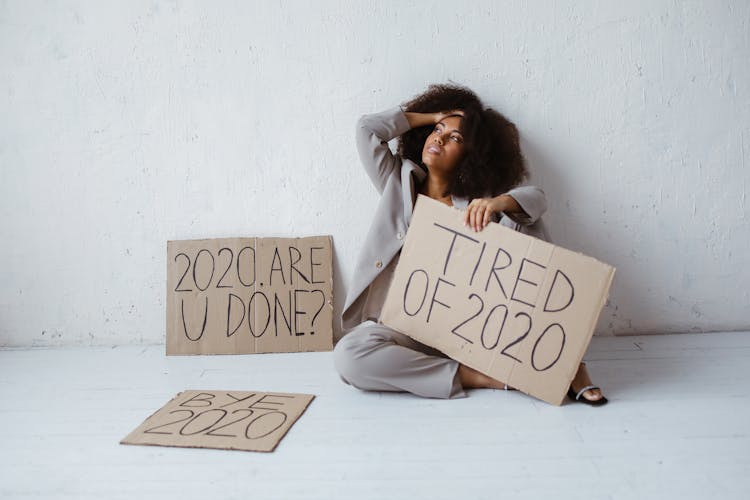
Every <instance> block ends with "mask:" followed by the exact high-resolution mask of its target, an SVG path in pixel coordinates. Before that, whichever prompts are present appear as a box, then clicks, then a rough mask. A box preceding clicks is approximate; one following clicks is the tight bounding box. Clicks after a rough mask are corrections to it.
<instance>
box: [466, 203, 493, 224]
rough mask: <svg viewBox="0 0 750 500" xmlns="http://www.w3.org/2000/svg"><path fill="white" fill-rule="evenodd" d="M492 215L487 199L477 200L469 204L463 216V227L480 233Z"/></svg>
mask: <svg viewBox="0 0 750 500" xmlns="http://www.w3.org/2000/svg"><path fill="white" fill-rule="evenodd" d="M493 213H494V211H493V209H492V207H491V206H490V202H489V200H487V199H483V198H477V199H474V200H472V201H471V203H469V206H468V207H467V208H466V213H465V214H464V225H465V226H469V227H471V228H472V229H473V230H474V231H481V230H482V229H484V228H485V227H486V226H487V224H489V223H490V220H491V219H492V214H493Z"/></svg>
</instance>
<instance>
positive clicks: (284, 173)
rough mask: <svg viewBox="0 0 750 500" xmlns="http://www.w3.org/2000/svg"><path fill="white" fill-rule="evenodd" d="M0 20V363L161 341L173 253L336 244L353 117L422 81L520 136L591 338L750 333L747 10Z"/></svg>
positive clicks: (33, 11)
mask: <svg viewBox="0 0 750 500" xmlns="http://www.w3.org/2000/svg"><path fill="white" fill-rule="evenodd" d="M405 4H407V2H403V1H397V2H355V3H352V2H350V1H342V2H273V3H272V2H233V3H230V2H201V3H199V2H177V3H175V2H131V1H128V2H125V1H122V2H98V1H93V0H92V1H89V2H72V1H68V2H53V3H47V2H44V3H42V2H36V1H35V2H28V1H22V0H17V1H10V2H0V168H1V169H2V170H1V172H0V195H1V198H0V211H1V213H2V221H1V225H0V238H1V239H2V245H1V246H0V262H2V284H1V285H0V345H6V346H8V345H10V346H16V345H56V344H89V343H91V344H113V343H135V342H160V341H162V340H163V338H164V337H163V336H164V294H165V266H166V263H165V253H166V252H165V242H166V240H168V239H185V238H203V237H219V236H236V235H258V236H270V235H280V236H285V235H311V234H332V235H333V236H334V244H335V253H336V261H337V263H336V269H335V270H336V273H337V276H336V287H337V289H336V293H337V294H338V300H337V310H338V311H340V309H341V302H342V300H343V296H344V284H345V283H347V282H348V278H349V276H350V273H351V272H352V267H353V261H354V259H355V257H356V253H357V250H358V247H359V244H360V242H361V241H362V237H363V235H364V233H365V231H366V226H367V224H368V221H369V219H370V214H371V213H372V211H373V209H374V207H375V204H376V202H377V195H376V192H375V190H374V189H372V188H371V187H370V185H369V183H368V180H367V178H366V176H365V174H364V173H363V172H362V171H361V169H360V167H359V164H358V162H357V156H356V152H355V148H354V144H353V127H354V123H355V121H356V119H357V117H358V116H359V115H360V114H362V113H366V112H374V111H378V110H381V109H384V108H386V107H390V106H393V105H395V104H398V103H399V102H402V101H403V100H405V99H407V98H409V97H411V96H413V95H414V94H416V93H418V92H420V91H422V90H423V89H424V88H425V86H426V85H427V84H428V83H430V82H443V81H446V80H448V79H452V80H454V81H456V82H460V83H464V84H466V85H468V86H470V87H471V88H473V89H475V90H476V91H477V92H478V93H479V94H480V95H481V96H482V97H483V98H484V99H485V100H486V101H487V103H488V104H490V105H492V106H494V107H496V108H498V109H499V110H501V111H503V112H505V113H507V114H508V115H509V117H510V118H511V119H513V120H515V121H516V122H517V124H518V126H519V128H520V130H521V133H522V136H523V147H524V150H525V152H526V154H527V157H528V159H529V164H530V165H529V166H530V169H531V171H532V173H533V178H532V180H533V181H534V182H535V183H537V184H539V185H541V186H542V187H543V188H544V189H545V190H546V191H547V194H548V197H549V200H550V212H549V213H548V215H547V216H546V220H547V222H548V224H549V226H550V228H551V233H552V236H553V237H554V239H555V240H556V242H557V243H559V244H561V245H563V246H566V247H569V248H573V249H575V250H579V251H583V252H585V253H588V254H590V255H593V256H595V257H598V258H599V259H601V260H604V261H606V262H609V263H611V264H613V265H615V266H617V268H618V274H617V276H616V279H615V284H614V288H613V290H612V293H611V301H610V304H609V305H608V306H607V308H606V309H605V311H604V312H603V315H602V320H601V321H600V324H599V333H601V334H626V333H643V332H682V331H698V330H701V331H705V330H732V329H749V328H750V308H748V304H749V303H750V300H749V298H748V283H750V274H749V272H748V268H749V267H750V252H749V251H748V246H750V245H749V243H750V228H749V224H748V222H749V221H748V200H747V190H748V177H749V174H748V167H750V157H749V155H748V150H750V78H749V77H750V70H749V69H748V68H750V42H749V40H748V33H749V32H750V3H748V2H747V1H744V0H737V1H704V2H686V1H672V2H667V1H640V2H617V1H614V0H613V1H611V2H588V1H583V2H581V1H559V2H496V1H488V2H455V1H451V2H436V1H432V2H424V3H423V2H416V3H415V4H413V5H405Z"/></svg>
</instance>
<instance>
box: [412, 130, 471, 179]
mask: <svg viewBox="0 0 750 500" xmlns="http://www.w3.org/2000/svg"><path fill="white" fill-rule="evenodd" d="M460 125H461V117H460V116H448V117H446V118H443V119H442V120H441V121H440V122H438V123H437V124H436V125H435V128H434V129H433V130H432V133H430V135H429V136H427V140H426V141H425V142H424V147H423V148H422V163H424V164H425V165H426V166H427V168H428V170H429V171H430V172H434V173H443V174H448V173H450V172H452V171H453V169H455V168H456V166H457V165H458V164H459V163H460V161H461V159H462V158H463V157H464V154H465V149H464V138H463V136H462V135H461V132H459V126H460Z"/></svg>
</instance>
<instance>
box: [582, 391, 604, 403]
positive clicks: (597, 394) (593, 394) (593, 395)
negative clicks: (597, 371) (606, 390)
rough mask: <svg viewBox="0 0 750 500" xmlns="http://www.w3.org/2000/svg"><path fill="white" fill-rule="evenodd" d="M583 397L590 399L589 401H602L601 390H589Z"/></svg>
mask: <svg viewBox="0 0 750 500" xmlns="http://www.w3.org/2000/svg"><path fill="white" fill-rule="evenodd" d="M583 397H584V398H586V399H588V400H589V401H599V400H600V399H602V391H600V390H599V389H589V390H588V391H586V392H584V393H583Z"/></svg>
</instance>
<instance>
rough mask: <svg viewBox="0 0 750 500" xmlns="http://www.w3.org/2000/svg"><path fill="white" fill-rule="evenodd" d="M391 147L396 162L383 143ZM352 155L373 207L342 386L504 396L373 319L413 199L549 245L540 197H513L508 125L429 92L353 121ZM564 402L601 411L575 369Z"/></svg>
mask: <svg viewBox="0 0 750 500" xmlns="http://www.w3.org/2000/svg"><path fill="white" fill-rule="evenodd" d="M437 110H441V111H437ZM445 110H448V111H445ZM396 137H398V138H399V143H398V154H395V155H394V154H393V153H392V152H391V150H390V148H389V147H388V141H390V140H391V139H394V138H396ZM357 149H358V151H359V155H360V159H361V161H362V164H363V165H364V167H365V170H366V172H367V174H368V175H369V176H370V179H371V180H372V182H373V184H374V185H375V188H376V189H377V190H378V192H379V193H380V194H381V199H380V203H379V205H378V208H377V210H376V212H375V217H374V220H373V223H372V225H371V227H370V231H369V233H368V236H367V239H366V241H365V245H364V247H363V249H362V251H361V254H360V257H359V260H358V262H357V267H356V270H355V273H354V278H353V281H352V283H351V285H350V287H349V290H348V294H347V298H346V303H345V306H344V312H343V317H342V326H343V329H344V330H345V331H346V335H345V336H344V337H343V338H342V339H341V340H340V341H339V342H338V343H337V344H336V348H335V349H334V363H335V365H336V369H337V370H338V372H339V374H340V375H341V378H342V379H343V380H344V382H346V383H348V384H350V385H353V386H355V387H357V388H359V389H363V390H375V391H407V392H411V393H413V394H417V395H419V396H424V397H434V398H452V397H461V396H465V393H464V389H465V388H483V387H486V388H494V389H509V387H508V386H507V385H506V384H505V383H504V382H502V381H499V380H495V379H492V378H490V377H488V376H486V375H484V374H482V373H480V372H478V371H476V370H473V369H471V368H469V367H468V366H465V365H463V364H460V363H459V362H457V361H455V360H453V359H450V358H447V357H446V356H445V355H443V354H442V353H440V352H439V351H437V350H435V349H432V348H430V347H428V346H426V345H424V344H421V343H420V342H417V341H415V340H413V339H411V338H410V337H408V336H406V335H403V334H401V333H399V332H396V331H394V330H392V329H390V328H388V327H386V326H384V325H381V324H379V323H378V318H379V316H380V310H381V308H382V306H383V303H384V301H385V295H386V292H387V290H388V286H389V284H390V280H391V278H392V276H393V271H394V270H395V267H396V263H397V262H398V256H399V253H400V250H401V247H402V245H403V238H404V236H405V235H406V230H407V228H408V226H409V222H410V220H411V215H412V209H413V206H414V202H415V200H416V196H417V194H423V195H426V196H429V197H430V198H433V199H436V200H438V201H441V202H442V203H445V204H446V205H449V206H455V207H457V208H461V209H466V212H465V216H464V222H465V224H466V225H468V226H470V227H471V228H472V229H473V230H475V231H481V230H482V229H483V228H484V227H485V226H486V225H487V224H488V223H489V222H490V221H496V222H499V223H500V224H503V225H505V226H508V227H511V228H513V229H515V230H517V231H520V232H522V233H525V234H529V235H531V236H535V237H538V238H542V239H544V240H548V239H549V238H548V237H547V234H546V231H545V230H544V226H543V223H542V221H541V218H540V217H541V215H542V214H543V213H544V211H545V210H546V199H545V197H544V193H543V192H542V190H541V189H539V188H536V187H533V186H523V187H514V186H516V185H517V184H519V183H520V182H521V181H522V180H523V178H524V177H525V176H526V169H525V166H524V161H523V156H522V154H521V150H520V146H519V141H518V131H517V130H516V127H515V125H513V123H511V122H510V121H508V120H507V119H506V118H505V117H503V116H502V115H501V114H500V113H498V112H496V111H494V110H491V109H489V108H484V106H483V105H482V102H481V101H480V100H479V98H478V97H477V96H476V94H474V93H473V92H472V91H471V90H469V89H467V88H465V87H460V86H456V85H431V86H430V87H429V88H428V89H427V91H426V92H425V93H423V94H421V95H419V96H417V97H416V98H415V99H413V100H411V101H409V102H407V103H406V104H404V105H403V106H402V107H397V108H394V109H391V110H388V111H384V112H382V113H377V114H372V115H365V116H363V117H362V118H360V120H359V122H358V124H357ZM568 395H569V396H571V397H572V398H573V399H574V400H577V401H581V402H584V403H587V404H590V405H595V406H598V405H601V404H604V403H606V402H607V400H606V398H604V396H602V394H601V391H600V390H599V388H598V387H595V386H593V385H592V384H591V381H590V379H589V376H588V374H587V372H586V367H585V365H584V364H583V363H582V364H581V366H580V367H579V369H578V373H577V374H576V376H575V378H574V379H573V381H572V383H571V387H570V390H569V391H568Z"/></svg>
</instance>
